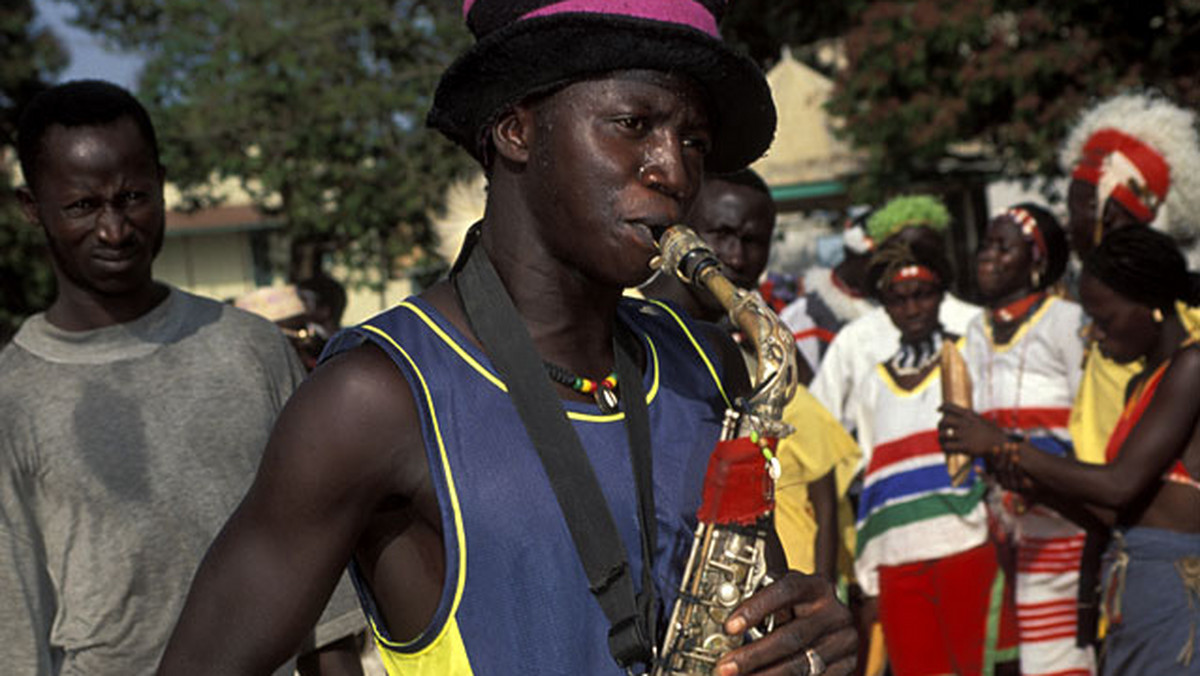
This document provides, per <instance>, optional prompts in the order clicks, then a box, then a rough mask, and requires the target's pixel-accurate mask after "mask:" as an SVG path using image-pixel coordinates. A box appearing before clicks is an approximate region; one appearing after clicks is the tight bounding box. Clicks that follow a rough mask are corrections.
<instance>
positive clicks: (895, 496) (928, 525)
mask: <svg viewBox="0 0 1200 676" xmlns="http://www.w3.org/2000/svg"><path fill="white" fill-rule="evenodd" d="M941 403H942V387H941V377H940V372H939V370H938V369H937V368H934V369H933V370H932V371H931V372H930V373H929V375H928V376H926V378H925V379H924V380H923V381H922V382H921V383H920V384H919V385H917V386H916V387H915V388H913V389H912V390H908V391H906V390H902V389H900V387H899V386H897V385H896V383H895V380H893V379H892V377H891V375H890V374H888V372H887V369H886V368H885V367H884V365H883V364H878V365H877V366H876V368H875V371H874V372H873V373H872V374H871V376H870V377H867V378H865V379H864V381H863V383H862V387H861V389H860V390H859V401H858V404H859V405H860V406H861V407H863V414H862V415H861V416H860V417H861V418H863V419H864V420H865V421H867V422H868V423H869V424H864V425H862V426H860V428H859V438H858V441H859V444H860V445H861V446H862V448H863V454H864V455H863V463H864V464H863V491H862V496H861V497H860V499H859V505H858V518H857V521H856V527H857V531H858V541H857V544H856V550H857V551H856V554H855V562H854V573H855V577H856V578H857V579H858V583H859V585H860V586H861V587H862V589H863V592H864V593H865V594H867V595H868V596H877V595H878V594H879V575H878V570H879V567H880V566H895V565H900V564H905V563H913V562H915V561H929V560H933V559H940V558H944V557H948V556H952V555H954V554H959V553H962V552H965V551H967V550H969V549H973V548H975V547H978V546H979V545H981V544H983V543H984V542H986V541H987V537H988V532H987V512H986V508H985V506H984V504H983V491H984V486H983V484H982V482H980V481H978V480H977V477H976V476H975V472H971V473H970V476H969V477H968V478H967V480H966V481H965V482H963V484H962V485H961V486H951V485H950V475H949V474H948V473H947V471H946V456H945V454H944V453H942V447H941V445H940V444H939V443H938V439H937V423H938V419H939V418H940V417H941V414H940V413H938V410H937V409H938V406H940V405H941Z"/></svg>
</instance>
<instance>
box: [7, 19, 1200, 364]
mask: <svg viewBox="0 0 1200 676" xmlns="http://www.w3.org/2000/svg"><path fill="white" fill-rule="evenodd" d="M732 5H733V6H732V8H731V10H730V12H729V13H728V15H727V16H726V20H725V22H724V27H723V28H724V31H725V36H726V39H727V40H728V41H730V42H731V43H733V44H735V45H736V46H737V47H738V48H739V49H741V50H743V51H745V52H746V53H747V54H749V55H750V56H751V57H752V58H754V59H755V60H756V61H758V62H759V63H760V64H761V65H762V66H763V68H764V69H765V70H767V72H768V74H769V80H770V83H771V86H772V90H773V92H774V96H775V99H776V104H777V106H778V108H779V112H780V126H779V131H778V134H777V137H776V140H775V144H774V145H773V146H772V149H771V151H770V152H769V153H768V155H767V156H766V157H765V158H763V159H762V160H760V161H759V162H758V163H757V164H756V165H755V167H754V168H755V169H756V170H758V171H759V173H760V174H762V175H763V177H764V178H765V179H766V180H767V182H768V183H769V185H770V187H771V190H772V195H773V196H774V198H775V200H776V201H777V203H778V205H779V210H780V223H779V227H778V229H777V235H776V236H777V238H778V242H777V243H776V246H775V247H774V249H773V253H772V261H771V264H770V270H771V271H775V272H780V273H784V274H790V275H799V274H800V273H802V272H803V270H804V269H805V268H806V267H808V266H810V265H814V264H817V265H832V264H833V263H835V262H836V260H831V258H830V257H831V256H832V257H834V258H836V255H837V252H838V251H840V245H837V246H822V242H823V241H824V242H832V241H833V240H832V239H831V238H835V237H836V236H837V233H838V231H839V228H840V227H841V223H842V222H843V221H844V220H845V218H846V215H847V214H848V213H851V212H852V208H860V207H862V206H870V205H878V204H880V203H882V201H884V200H885V199H887V198H888V197H890V196H893V195H896V194H901V193H907V192H918V191H919V192H931V193H935V194H938V195H941V196H942V197H943V198H944V199H945V201H946V203H947V205H948V206H949V207H950V209H951V211H952V213H953V214H954V217H955V219H954V226H953V229H952V238H953V241H952V243H953V252H954V254H955V258H956V262H957V263H958V264H959V265H965V262H966V261H967V260H968V255H969V253H970V252H973V251H974V249H975V245H976V242H977V240H978V237H979V233H980V232H981V231H982V228H983V227H984V225H985V224H986V221H987V218H988V217H989V216H990V215H991V211H992V210H993V209H999V208H1002V207H1004V206H1005V205H1007V204H1010V203H1012V202H1013V201H1015V199H1016V198H1018V197H1023V196H1026V195H1027V194H1032V195H1033V196H1034V197H1036V198H1038V199H1041V200H1043V201H1048V202H1049V203H1050V204H1051V206H1053V207H1055V208H1058V209H1059V210H1060V212H1061V201H1062V192H1063V189H1062V182H1061V180H1060V178H1061V172H1060V170H1059V168H1058V167H1057V165H1056V162H1055V152H1056V149H1057V146H1058V144H1059V142H1060V140H1061V138H1062V136H1063V134H1064V133H1065V129H1066V128H1067V126H1068V125H1069V124H1070V123H1071V121H1072V120H1073V119H1074V117H1075V116H1076V115H1077V114H1078V113H1079V112H1080V111H1081V110H1082V109H1083V108H1084V107H1085V106H1086V105H1087V104H1088V103H1089V102H1091V101H1094V100H1095V99H1098V98H1102V97H1105V96H1108V95H1110V94H1112V93H1114V92H1116V91H1119V90H1123V89H1129V88H1144V87H1152V88H1156V89H1159V90H1161V91H1162V92H1164V93H1165V94H1167V96H1169V97H1171V98H1173V99H1174V100H1175V101H1177V102H1178V103H1180V104H1182V105H1185V106H1189V107H1192V108H1195V107H1197V105H1198V104H1200V80H1198V79H1197V77H1196V73H1200V0H1176V1H1167V0H1141V1H1138V2H1131V1H1124V0H1118V1H1113V0H1107V1H1104V2H1100V1H1093V0H1077V1H1070V0H1068V1H1064V2H1057V3H1036V2H1032V1H1015V0H975V1H973V2H960V1H958V0H917V1H911V2H882V1H868V0H812V1H809V2H803V3H802V2H799V1H798V0H787V1H784V2H781V1H779V0H736V1H735V2H733V3H732ZM469 43H470V37H469V35H468V34H467V32H466V30H465V28H464V27H463V25H462V21H461V3H459V2H457V1H455V0H391V1H388V0H340V1H339V2H325V1H317V0H287V1H285V0H54V1H51V0H4V2H3V5H2V7H0V195H2V197H0V300H2V303H0V343H2V342H3V341H4V340H6V339H7V338H8V336H9V335H10V334H11V332H12V331H13V330H14V329H15V327H16V326H17V325H18V324H19V323H20V320H21V319H22V318H23V317H25V316H27V315H28V314H31V313H33V312H36V311H39V310H41V309H42V308H43V307H44V306H45V305H46V304H47V303H48V302H49V300H50V299H51V298H52V294H53V276H52V274H51V273H50V269H49V263H48V262H47V258H46V256H45V254H44V252H43V251H41V248H42V240H43V237H42V235H41V233H40V232H37V231H36V230H35V229H34V228H32V227H31V226H29V225H28V224H27V223H26V222H25V221H24V220H23V219H22V218H21V216H20V214H19V212H18V209H17V207H16V201H15V199H14V198H13V196H12V188H13V187H14V186H16V185H19V184H20V182H21V181H22V179H21V177H20V174H19V171H18V170H17V168H16V157H15V151H14V140H15V139H14V129H15V125H16V118H17V115H18V114H19V111H20V110H21V107H22V105H23V104H24V102H25V101H28V100H29V98H30V97H31V96H32V95H33V94H35V93H36V92H37V91H39V90H40V89H41V88H44V87H46V86H47V85H48V84H52V83H56V82H61V81H65V80H69V79H77V78H85V77H87V78H100V79H106V80H110V81H113V82H116V83H118V84H121V85H123V86H126V87H128V88H130V89H131V90H132V91H134V92H135V93H136V94H137V95H138V96H139V98H140V99H141V100H142V101H143V102H144V103H145V104H146V106H147V108H149V110H150V112H151V115H152V116H153V118H154V120H155V123H156V125H157V128H158V132H159V135H160V138H159V141H160V146H161V148H162V154H163V161H164V164H165V165H166V166H167V172H168V173H167V177H168V181H169V184H170V185H169V186H168V191H167V193H168V194H167V199H168V208H169V210H170V211H169V214H168V217H167V238H166V243H165V245H164V248H163V252H162V254H161V255H160V256H159V258H158V261H157V263H156V268H155V275H156V277H158V278H160V279H162V280H164V281H168V282H171V283H173V284H176V285H178V286H180V287H182V288H185V289H187V290H190V291H193V292H195V293H199V294H202V295H206V296H211V297H214V298H218V299H231V298H235V297H238V296H241V295H243V294H246V293H248V292H251V291H254V290H255V289H258V288H261V287H269V286H277V285H282V284H289V283H293V282H298V281H300V280H303V279H307V278H311V277H314V276H317V275H320V274H327V275H329V276H332V277H334V278H336V279H337V280H339V281H340V282H342V283H343V284H344V285H345V286H346V287H347V289H348V291H349V301H348V305H347V308H346V313H345V316H344V322H345V323H354V322H357V321H360V320H362V319H364V318H366V317H367V316H369V315H371V314H373V313H375V312H378V311H380V310H382V309H385V308H387V307H389V306H391V305H392V304H394V303H395V302H396V301H397V300H399V299H401V298H403V297H404V296H405V295H408V294H409V293H412V292H415V291H419V290H420V289H421V288H423V287H424V286H425V285H427V284H429V283H431V282H432V281H433V280H435V279H437V278H438V276H439V275H441V274H442V273H443V272H444V270H445V267H446V260H447V258H449V257H452V256H453V252H454V251H455V250H456V248H457V245H458V238H459V237H460V235H461V232H462V231H463V230H465V228H466V226H467V225H469V224H470V223H471V222H472V221H473V220H474V219H475V218H477V217H478V216H479V214H481V213H482V199H483V180H482V177H481V176H480V175H479V174H478V171H477V168H476V167H475V166H474V165H473V163H472V162H471V160H470V159H469V158H468V157H467V155H466V154H465V153H462V152H460V151H458V150H457V149H456V148H454V147H453V146H451V144H450V143H449V142H447V141H445V140H444V139H442V138H441V137H440V135H438V134H436V133H433V132H430V131H429V130H427V129H426V128H425V126H424V114H425V111H426V109H427V108H428V105H429V101H430V97H431V95H432V92H433V88H434V85H435V83H436V81H437V77H438V76H439V74H440V73H441V71H442V70H443V69H444V68H445V67H446V66H447V65H448V64H449V63H450V61H451V60H452V59H453V56H454V55H455V54H457V53H459V52H460V51H461V50H462V49H463V48H464V47H465V46H466V45H468V44H469ZM823 252H829V253H828V255H826V253H823ZM961 277H962V278H963V279H964V280H967V281H964V282H963V283H964V284H970V283H971V282H970V281H969V280H970V279H971V278H972V277H973V276H972V275H962V276H961ZM958 291H959V292H960V293H961V294H962V295H964V296H966V297H968V298H971V297H973V295H974V293H973V289H971V288H969V287H967V288H961V289H958Z"/></svg>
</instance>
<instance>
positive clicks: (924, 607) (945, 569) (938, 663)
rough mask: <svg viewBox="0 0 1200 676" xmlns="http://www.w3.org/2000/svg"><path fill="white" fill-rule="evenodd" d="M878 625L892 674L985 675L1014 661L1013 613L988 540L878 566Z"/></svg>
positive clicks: (1014, 633) (1008, 593) (1014, 626)
mask: <svg viewBox="0 0 1200 676" xmlns="http://www.w3.org/2000/svg"><path fill="white" fill-rule="evenodd" d="M879 622H880V624H881V625H883V637H884V641H885V643H886V644H887V651H888V661H889V662H890V664H891V667H892V672H893V673H894V674H895V676H935V675H940V674H958V675H959V676H977V675H981V674H984V673H987V674H990V673H992V667H993V666H994V665H995V664H997V663H999V662H1007V661H1012V660H1015V659H1016V656H1017V617H1016V610H1015V607H1014V605H1013V602H1012V593H1011V590H1010V589H1009V588H1008V584H1007V583H1006V581H1005V576H1004V574H1003V572H1001V570H1000V567H999V565H998V564H997V562H996V549H995V547H994V546H993V545H992V543H991V542H990V541H989V542H987V543H985V544H982V545H980V546H978V547H975V548H974V549H969V550H967V551H965V552H962V553H961V554H955V555H953V556H948V557H946V558H941V559H932V560H929V561H918V562H916V563H906V564H903V565H899V566H882V567H880V569H879Z"/></svg>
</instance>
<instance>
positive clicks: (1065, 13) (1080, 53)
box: [829, 0, 1200, 199]
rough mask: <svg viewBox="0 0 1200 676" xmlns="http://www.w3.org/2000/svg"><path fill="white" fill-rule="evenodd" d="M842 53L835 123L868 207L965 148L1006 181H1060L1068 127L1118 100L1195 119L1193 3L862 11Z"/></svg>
mask: <svg viewBox="0 0 1200 676" xmlns="http://www.w3.org/2000/svg"><path fill="white" fill-rule="evenodd" d="M845 48H846V56H847V58H848V64H847V67H846V68H845V69H844V70H842V71H841V72H840V74H839V76H838V78H837V87H836V90H835V94H834V97H833V99H832V100H831V102H830V104H829V109H830V111H831V112H832V113H833V114H835V115H836V116H839V117H841V118H843V119H844V120H845V123H846V125H845V133H846V135H847V136H848V138H849V139H850V140H851V141H852V143H853V144H854V145H855V146H856V147H858V148H860V149H863V150H865V151H866V152H867V154H868V157H869V160H868V163H869V166H868V171H867V173H866V176H864V179H863V180H862V181H861V182H860V183H859V185H858V186H857V189H858V193H859V196H860V197H865V198H868V199H878V198H879V197H880V196H881V195H884V194H887V193H889V192H893V191H895V190H896V189H899V188H902V187H903V186H905V185H909V184H912V183H914V182H917V181H920V180H922V179H924V178H928V177H930V176H931V175H932V174H934V173H936V170H937V167H938V164H939V162H942V161H944V160H945V159H946V158H947V157H953V156H954V155H956V152H957V148H958V147H961V146H957V145H956V144H961V143H964V142H977V143H978V144H979V145H978V146H977V148H978V150H979V152H980V154H981V155H982V156H984V157H987V158H989V159H991V160H994V161H996V162H997V167H998V172H999V173H1000V174H1002V175H1005V176H1009V177H1016V178H1023V177H1024V178H1027V177H1031V176H1036V175H1054V174H1057V173H1058V168H1057V166H1056V164H1055V152H1056V149H1057V146H1058V144H1059V142H1060V140H1061V139H1062V138H1063V136H1064V135H1065V133H1066V130H1067V129H1068V127H1069V125H1070V123H1071V122H1072V121H1073V119H1074V117H1075V116H1076V115H1077V114H1078V113H1079V112H1080V111H1081V109H1083V108H1084V107H1085V106H1086V105H1087V104H1088V103H1089V102H1091V101H1093V100H1094V99H1096V98H1099V97H1103V96H1107V95H1110V94H1112V93H1114V92H1115V91H1117V90H1119V89H1122V88H1128V87H1143V86H1150V87H1156V88H1159V89H1161V90H1162V91H1164V92H1165V93H1166V94H1167V95H1168V96H1170V97H1172V98H1173V99H1175V100H1176V101H1177V102H1179V103H1181V104H1183V105H1187V106H1191V107H1196V106H1197V105H1200V81H1198V80H1197V79H1196V78H1195V73H1196V72H1198V69H1200V0H1180V1H1174V2H1168V1H1167V0H1149V1H1142V0H1139V1H1137V2H1133V1H1130V0H1120V1H1117V2H1112V1H1111V0H1109V1H1105V2H1101V1H1100V0H1077V1H1075V2H1066V3H1036V2H1032V1H1031V0H978V1H976V2H957V1H955V0H910V1H905V2H892V1H887V2H870V3H868V5H867V7H866V8H865V9H864V11H862V12H861V13H860V14H858V15H857V16H856V20H855V22H854V23H853V25H852V26H851V27H850V28H849V30H848V31H847V32H846V34H845Z"/></svg>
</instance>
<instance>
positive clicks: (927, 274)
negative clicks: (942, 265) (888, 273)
mask: <svg viewBox="0 0 1200 676" xmlns="http://www.w3.org/2000/svg"><path fill="white" fill-rule="evenodd" d="M910 280H918V281H922V282H933V283H934V284H937V283H938V281H939V277H938V276H937V273H936V272H934V271H933V270H931V269H929V268H927V267H925V266H924V265H905V266H904V267H902V268H900V269H899V270H897V271H896V274H894V275H892V278H891V279H890V280H888V284H898V283H900V282H907V281H910Z"/></svg>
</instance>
